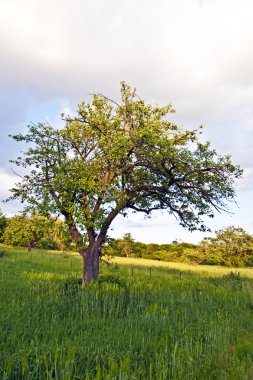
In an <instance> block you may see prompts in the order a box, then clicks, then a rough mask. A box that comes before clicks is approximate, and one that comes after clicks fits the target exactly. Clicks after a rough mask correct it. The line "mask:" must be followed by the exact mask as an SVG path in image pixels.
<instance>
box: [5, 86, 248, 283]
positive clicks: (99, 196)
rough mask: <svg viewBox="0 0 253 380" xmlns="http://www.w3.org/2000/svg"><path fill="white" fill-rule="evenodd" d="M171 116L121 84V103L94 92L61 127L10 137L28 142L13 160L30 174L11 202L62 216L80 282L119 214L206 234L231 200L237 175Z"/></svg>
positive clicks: (39, 127)
mask: <svg viewBox="0 0 253 380" xmlns="http://www.w3.org/2000/svg"><path fill="white" fill-rule="evenodd" d="M171 112H174V111H173V109H172V106H171V105H166V106H164V107H159V106H152V105H148V104H145V102H144V101H143V100H141V99H140V98H139V97H138V96H137V95H136V91H135V89H134V90H132V89H131V88H130V86H129V85H127V84H126V83H124V82H122V83H121V101H120V102H119V103H118V102H116V101H114V100H110V99H109V98H107V97H105V96H104V95H102V94H94V95H93V96H92V101H91V102H90V103H87V102H82V103H81V104H80V105H79V106H78V110H77V116H76V117H66V118H65V119H64V120H65V126H64V127H63V128H62V129H55V128H53V127H52V126H50V125H48V124H41V123H39V124H31V125H29V126H28V132H27V134H26V135H23V134H19V135H15V136H12V137H13V138H14V139H15V140H16V141H25V142H26V143H28V144H31V146H30V147H29V148H28V149H27V151H26V152H25V153H24V154H23V156H21V157H18V158H17V159H16V160H15V161H13V162H14V163H15V164H16V165H17V166H23V167H25V168H28V169H31V171H30V172H29V173H28V174H26V175H25V176H24V177H23V179H22V180H21V181H20V182H19V183H17V184H16V187H15V188H13V189H12V190H11V191H12V197H10V199H16V198H19V199H21V201H22V202H26V203H27V204H28V205H30V207H36V208H37V209H39V210H41V212H44V213H53V214H55V213H59V214H61V215H63V216H64V217H65V221H66V224H67V225H68V228H69V230H70V233H71V236H72V238H73V240H74V241H75V243H76V245H77V247H78V249H79V252H80V254H81V256H82V258H83V264H84V265H83V283H84V284H86V283H88V282H90V281H92V280H94V279H96V278H97V276H98V274H99V257H100V255H101V246H102V244H103V243H104V242H105V240H106V237H107V233H108V229H109V227H110V225H111V223H112V221H113V220H114V219H115V218H116V217H117V215H119V214H123V215H124V216H125V215H126V214H127V212H128V211H129V210H132V211H134V212H143V213H144V214H146V215H147V216H150V214H151V212H152V211H153V210H168V212H169V213H171V214H173V215H175V216H176V217H177V218H178V220H179V223H180V224H181V225H182V226H184V227H187V228H188V229H190V230H195V229H200V230H202V231H204V230H206V228H207V227H206V226H205V223H204V222H203V220H202V217H203V215H207V216H209V217H213V210H218V211H222V210H226V209H227V202H228V201H233V199H234V195H235V191H234V186H233V185H234V179H235V178H238V177H240V176H241V174H242V170H241V169H240V168H239V167H238V166H235V165H233V164H232V162H231V159H230V156H219V155H217V153H216V152H215V150H213V149H211V147H210V144H209V143H205V144H202V143H201V142H199V130H193V131H192V130H184V129H182V128H181V127H178V126H177V125H175V124H173V123H171V122H170V121H168V119H167V115H168V114H169V113H171Z"/></svg>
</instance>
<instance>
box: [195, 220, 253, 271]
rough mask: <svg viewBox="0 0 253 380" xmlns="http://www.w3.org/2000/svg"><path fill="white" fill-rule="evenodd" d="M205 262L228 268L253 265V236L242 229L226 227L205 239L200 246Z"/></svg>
mask: <svg viewBox="0 0 253 380" xmlns="http://www.w3.org/2000/svg"><path fill="white" fill-rule="evenodd" d="M200 252H202V253H204V256H205V262H206V263H211V264H220V265H228V266H245V265H252V264H253V236H252V235H250V234H248V233H247V232H246V231H244V229H243V228H240V227H234V226H230V227H225V228H222V229H220V230H218V231H215V236H214V237H208V238H205V239H204V240H203V241H202V242H201V245H200Z"/></svg>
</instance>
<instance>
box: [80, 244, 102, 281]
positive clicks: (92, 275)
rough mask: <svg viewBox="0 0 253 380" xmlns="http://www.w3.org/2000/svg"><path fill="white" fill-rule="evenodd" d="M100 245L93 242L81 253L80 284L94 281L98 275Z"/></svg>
mask: <svg viewBox="0 0 253 380" xmlns="http://www.w3.org/2000/svg"><path fill="white" fill-rule="evenodd" d="M99 254H100V246H98V245H97V244H93V245H91V246H89V248H88V249H87V250H86V252H85V253H83V255H82V257H83V278H82V284H83V285H87V284H88V283H89V282H91V281H94V280H96V279H97V278H98V275H99Z"/></svg>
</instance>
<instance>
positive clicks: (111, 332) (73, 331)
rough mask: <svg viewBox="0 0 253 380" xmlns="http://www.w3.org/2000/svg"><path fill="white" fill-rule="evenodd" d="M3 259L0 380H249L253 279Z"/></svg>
mask: <svg viewBox="0 0 253 380" xmlns="http://www.w3.org/2000/svg"><path fill="white" fill-rule="evenodd" d="M1 250H4V252H5V254H4V255H2V257H0V270H1V272H0V305H1V310H0V326H1V330H0V378H1V379H6V380H7V379H21V380H22V379H36V380H37V379H41V380H44V379H69V380H72V379H85V380H88V379H89V380H90V379H97V380H98V379H145V380H146V379H159V380H160V379H164V380H165V379H166V380H167V379H175V380H176V379H177V380H187V379H189V380H194V379H196V380H199V379H203V380H205V379H221V380H223V379H224V380H226V379H227V380H233V379H234V380H239V379H240V380H241V379H245V380H250V379H252V378H253V360H252V359H253V318H252V313H253V295H252V294H253V293H252V290H253V280H252V279H251V278H247V277H243V276H242V275H238V274H237V272H235V271H233V272H232V274H231V268H230V271H229V272H228V273H226V274H220V275H218V274H217V273H216V275H215V276H212V275H210V273H209V274H208V275H207V274H203V273H198V272H196V273H194V272H191V271H189V270H188V268H186V270H183V269H182V267H179V269H178V268H176V267H173V268H170V267H161V268H157V267H153V268H151V269H150V267H146V266H144V267H142V266H140V265H137V264H138V262H137V261H135V262H134V264H135V265H134V266H133V262H128V264H129V265H128V266H126V264H127V262H125V263H124V265H123V264H122V263H119V267H118V268H115V266H112V267H107V266H106V265H103V266H102V277H101V280H100V281H98V282H96V283H93V284H91V285H90V286H88V287H86V288H81V287H80V286H78V279H79V276H80V273H81V264H82V263H81V260H79V258H78V257H75V256H70V255H65V256H64V255H54V254H48V253H45V252H43V251H39V250H34V252H33V253H32V254H30V253H28V252H26V251H24V250H18V251H17V250H14V249H10V248H7V247H2V248H1Z"/></svg>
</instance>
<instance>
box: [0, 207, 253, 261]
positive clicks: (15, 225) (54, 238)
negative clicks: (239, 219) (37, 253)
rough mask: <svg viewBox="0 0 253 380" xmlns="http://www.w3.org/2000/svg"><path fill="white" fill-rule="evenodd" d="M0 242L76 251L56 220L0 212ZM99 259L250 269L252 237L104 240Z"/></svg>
mask: <svg viewBox="0 0 253 380" xmlns="http://www.w3.org/2000/svg"><path fill="white" fill-rule="evenodd" d="M0 241H1V242H3V243H5V244H9V245H13V246H21V247H27V248H28V249H29V250H31V249H32V248H42V249H43V248H44V249H52V250H61V251H67V250H72V251H78V247H77V246H76V244H75V242H74V241H73V239H72V238H71V235H70V233H69V230H68V228H67V227H66V224H65V223H64V222H63V221H62V220H61V219H58V218H53V217H45V216H41V215H39V214H37V213H33V214H32V215H30V216H27V215H17V216H14V217H12V218H6V217H5V216H4V215H3V214H2V213H1V211H0ZM102 254H103V255H109V256H124V257H137V258H144V259H153V260H161V261H170V262H184V263H189V264H205V265H224V266H233V267H246V266H253V236H252V235H250V234H248V233H247V232H246V231H244V230H243V229H242V228H240V227H234V226H230V227H226V228H223V229H220V230H218V231H216V233H215V235H214V236H213V237H207V238H204V239H203V240H202V241H201V242H200V243H199V244H191V243H187V242H182V241H176V240H175V241H173V242H172V243H170V244H154V243H150V244H145V243H142V242H138V241H135V240H134V239H133V237H132V235H131V234H130V233H126V234H125V235H124V236H123V237H122V238H120V239H108V242H107V243H106V244H105V245H104V247H103V250H102Z"/></svg>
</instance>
